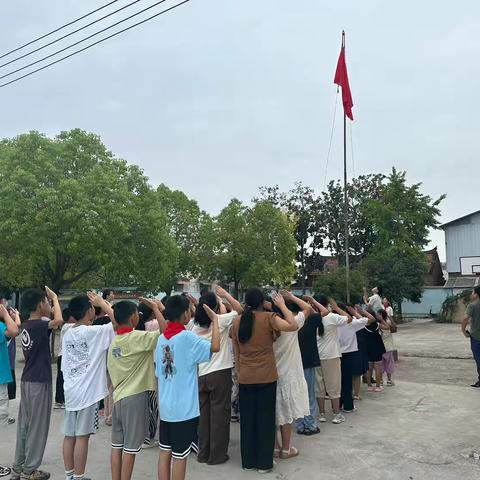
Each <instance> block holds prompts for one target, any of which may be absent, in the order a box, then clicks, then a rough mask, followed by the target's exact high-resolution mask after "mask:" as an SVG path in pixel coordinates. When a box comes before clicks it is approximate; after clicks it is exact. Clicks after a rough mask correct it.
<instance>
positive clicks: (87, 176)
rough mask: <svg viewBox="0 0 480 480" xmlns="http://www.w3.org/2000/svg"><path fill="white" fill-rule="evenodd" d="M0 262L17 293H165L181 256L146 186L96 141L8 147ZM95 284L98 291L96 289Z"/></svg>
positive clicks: (22, 141)
mask: <svg viewBox="0 0 480 480" xmlns="http://www.w3.org/2000/svg"><path fill="white" fill-rule="evenodd" d="M0 197H1V198H2V202H1V203H0V218H1V219H2V221H1V223H0V252H1V253H0V255H1V257H2V259H1V260H2V265H8V267H7V268H6V269H5V273H6V275H8V278H6V279H4V280H5V283H6V284H9V285H15V286H25V285H35V284H36V285H38V284H48V285H50V286H51V287H52V288H53V289H54V290H55V291H59V290H60V289H62V288H66V287H69V286H72V285H77V284H82V282H87V281H88V282H89V286H103V285H114V284H123V285H137V286H140V287H143V288H146V289H148V290H151V291H156V290H158V289H160V288H161V285H162V283H163V282H164V281H165V279H166V278H167V277H168V276H169V275H170V272H171V269H172V268H173V266H174V265H175V262H176V256H177V249H176V246H175V243H174V242H173V240H172V238H171V237H170V235H169V234H168V229H167V228H166V227H167V218H166V216H165V213H164V212H163V211H162V210H161V209H159V208H156V204H155V198H154V196H153V192H152V191H151V188H150V187H149V185H148V182H147V178H146V177H145V176H144V175H143V173H142V171H141V170H140V169H139V168H138V167H136V166H129V165H127V163H126V162H125V161H123V160H118V159H116V158H115V157H114V156H113V154H112V153H111V152H109V151H108V150H107V149H106V147H105V146H104V145H103V144H102V142H101V141H100V138H99V137H98V136H96V135H93V134H89V133H86V132H84V131H82V130H79V129H75V130H71V131H69V132H62V133H60V134H59V135H58V136H57V137H55V138H54V139H49V138H47V137H45V136H44V135H41V134H40V133H38V132H30V133H28V134H24V135H20V136H18V137H16V138H13V139H5V140H3V141H2V142H1V143H0ZM92 281H94V282H95V283H97V284H96V285H92V284H91V283H90V282H92Z"/></svg>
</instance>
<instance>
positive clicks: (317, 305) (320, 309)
mask: <svg viewBox="0 0 480 480" xmlns="http://www.w3.org/2000/svg"><path fill="white" fill-rule="evenodd" d="M303 298H305V300H306V301H307V302H308V303H309V304H310V305H311V306H312V307H313V309H314V310H316V311H317V312H318V313H319V314H320V315H321V316H322V317H326V316H327V315H328V314H329V313H330V312H329V311H328V308H325V307H324V306H323V305H322V304H321V303H319V302H317V301H316V300H315V299H314V298H313V297H303Z"/></svg>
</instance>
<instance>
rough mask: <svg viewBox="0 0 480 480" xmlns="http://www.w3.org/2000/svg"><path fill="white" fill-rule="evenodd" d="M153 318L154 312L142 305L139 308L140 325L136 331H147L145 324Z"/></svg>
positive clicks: (138, 324)
mask: <svg viewBox="0 0 480 480" xmlns="http://www.w3.org/2000/svg"><path fill="white" fill-rule="evenodd" d="M152 317H153V310H152V309H151V308H150V307H149V306H148V305H145V304H144V303H141V304H140V305H139V306H138V323H137V326H136V327H135V330H142V331H143V330H145V323H147V322H149V321H150V320H152Z"/></svg>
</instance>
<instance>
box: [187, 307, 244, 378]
mask: <svg viewBox="0 0 480 480" xmlns="http://www.w3.org/2000/svg"><path fill="white" fill-rule="evenodd" d="M236 317H238V313H237V312H235V311H232V312H230V313H224V314H222V315H218V327H219V329H220V351H219V352H216V353H214V354H213V355H212V359H211V360H210V361H209V362H205V363H200V364H199V365H198V376H199V377H202V376H203V375H207V374H209V373H213V372H218V371H220V370H226V369H227V368H233V353H232V340H231V339H230V327H231V326H232V322H233V319H234V318H236ZM187 330H191V331H192V332H193V333H195V335H198V336H199V337H202V338H204V339H205V340H208V341H209V342H211V341H212V327H211V326H210V327H209V328H203V327H200V326H199V325H196V324H195V323H194V322H193V320H191V321H190V322H189V323H188V325H187Z"/></svg>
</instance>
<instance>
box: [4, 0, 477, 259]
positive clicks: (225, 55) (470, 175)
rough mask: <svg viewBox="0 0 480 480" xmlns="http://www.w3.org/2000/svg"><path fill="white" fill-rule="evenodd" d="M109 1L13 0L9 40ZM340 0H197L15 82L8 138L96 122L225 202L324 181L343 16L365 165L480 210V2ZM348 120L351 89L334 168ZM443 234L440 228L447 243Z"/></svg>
mask: <svg viewBox="0 0 480 480" xmlns="http://www.w3.org/2000/svg"><path fill="white" fill-rule="evenodd" d="M102 3H106V0H104V1H100V0H84V1H82V2H76V1H73V0H68V1H67V0H62V1H60V0H38V1H36V2H32V1H27V0H17V1H16V2H2V5H1V10H2V11H1V16H0V24H1V28H0V44H1V45H2V50H3V51H6V50H9V49H10V48H13V47H15V46H17V45H19V44H21V43H23V42H24V41H26V40H29V39H31V38H33V37H34V36H36V35H38V34H42V33H44V32H45V31H47V30H49V29H50V28H52V27H55V26H57V25H60V24H62V23H64V22H66V21H68V20H70V19H72V18H74V17H76V16H79V15H81V14H83V13H85V12H87V11H88V10H90V9H93V8H95V7H97V6H99V5H101V4H102ZM126 3H128V2H126V1H122V2H119V4H122V5H123V4H126ZM143 3H144V4H145V5H149V4H152V3H154V2H153V0H150V1H145V2H140V3H139V5H141V4H143ZM173 3H174V2H172V1H171V0H169V1H168V2H166V3H165V5H171V4H173ZM337 3H338V2H331V1H328V2H327V1H321V0H303V1H300V2H293V1H286V0H261V1H260V0H221V1H219V0H192V1H191V2H190V3H189V4H187V5H185V6H183V7H180V8H178V9H177V10H175V11H173V12H171V13H168V14H166V15H164V16H161V17H159V18H158V19H156V20H154V21H152V22H150V23H148V24H146V25H143V26H141V27H140V28H139V29H136V30H133V31H130V32H128V33H126V34H125V35H122V36H119V37H117V38H115V39H112V40H110V41H108V42H106V43H104V44H102V45H99V46H98V47H94V48H93V49H91V50H89V51H87V52H85V53H83V54H80V55H78V56H76V57H74V58H72V59H69V60H67V61H66V62H64V63H62V64H60V65H57V66H55V67H53V68H51V69H49V70H47V71H44V72H41V73H39V74H37V75H35V76H32V77H31V78H29V79H26V80H24V81H21V82H18V83H17V84H15V85H12V86H10V87H7V88H3V89H0V102H1V105H2V109H1V111H2V115H0V136H2V137H9V136H14V135H17V134H19V133H22V132H25V131H28V130H31V129H36V130H39V131H42V132H45V133H46V134H48V135H54V134H56V133H58V132H59V131H60V130H66V129H70V128H74V127H81V128H84V129H86V130H89V131H93V132H96V133H98V134H99V135H101V137H102V138H103V140H104V142H105V143H106V144H107V145H108V147H109V148H110V149H111V150H112V151H113V152H115V154H117V155H118V156H120V157H123V158H125V159H127V160H128V161H129V162H132V163H136V164H139V165H141V166H142V167H143V168H144V169H145V172H146V173H147V175H148V176H149V177H150V178H151V180H152V183H154V184H158V183H160V182H164V183H166V184H168V185H170V186H171V187H174V188H179V189H182V190H184V191H185V192H186V193H187V194H188V195H189V196H191V197H193V198H195V199H197V200H198V201H199V203H200V205H201V206H202V208H205V209H206V210H208V211H210V212H212V213H216V212H218V211H219V210H220V209H221V208H222V207H223V206H224V205H225V204H226V203H227V202H228V200H229V199H230V198H231V197H234V196H235V197H238V198H240V199H242V200H245V201H249V200H250V199H251V198H252V197H253V196H254V195H255V194H256V193H257V188H258V186H260V185H264V184H277V183H278V184H279V185H280V186H281V187H282V188H285V189H287V188H289V187H290V186H291V185H292V184H293V182H294V181H296V180H301V181H303V182H304V183H306V184H309V185H311V186H312V187H314V188H315V189H316V190H317V191H321V189H322V188H323V184H324V175H325V160H326V152H327V148H328V140H329V135H330V128H331V122H332V115H333V106H334V101H335V95H336V89H335V87H334V86H333V84H332V81H333V74H334V70H335V65H336V61H337V57H338V53H339V47H340V34H341V30H342V29H343V28H344V29H345V30H346V32H347V63H348V67H349V75H350V82H351V87H352V93H353V98H354V103H355V107H354V115H355V123H354V125H353V144H354V168H355V173H356V174H357V175H358V174H360V173H370V172H383V173H388V172H389V171H390V170H391V167H392V166H395V167H396V168H398V169H402V170H407V172H408V178H409V180H411V181H412V182H423V184H424V190H425V191H426V192H427V193H429V194H430V195H432V196H433V197H438V196H439V195H440V194H442V193H447V195H448V198H447V200H446V201H445V202H444V204H443V206H442V221H447V220H450V219H453V218H456V217H458V216H461V215H464V214H466V213H469V212H470V211H473V210H476V209H478V208H480V206H479V205H480V204H479V202H478V179H477V171H476V170H477V168H478V167H477V165H478V134H477V132H478V127H479V120H478V114H477V111H476V110H477V108H476V107H477V106H478V103H479V100H480V94H479V92H478V89H477V85H478V81H476V79H478V78H480V64H479V62H478V61H477V59H478V58H480V31H479V29H478V18H479V16H480V4H478V3H477V2H472V1H466V0H460V1H458V2H455V3H454V4H452V3H448V2H434V1H433V0H424V1H422V2H418V1H412V0H408V1H405V2H401V3H396V4H394V3H392V2H385V1H380V0H374V1H369V2H358V1H354V0H350V1H345V2H342V4H341V5H339V4H337ZM137 8H138V9H140V7H137ZM132 11H133V10H132ZM89 32H93V29H92V30H89ZM76 38H79V37H76ZM63 45H65V44H63ZM51 51H53V50H52V49H49V50H48V53H50V52H51ZM1 70H2V71H3V70H5V72H6V71H7V70H6V69H1ZM341 121H342V120H341V104H340V102H339V106H338V111H337V122H336V130H335V137H334V144H333V149H332V152H331V156H330V162H329V167H328V171H327V176H328V179H333V178H340V176H341V173H342V158H341V155H342V150H341V141H342V139H341ZM349 162H350V175H351V174H352V173H353V164H352V158H351V157H350V159H349ZM476 167H477V168H476ZM443 242H444V240H443V234H442V233H441V232H434V233H433V234H432V245H438V246H439V248H440V249H441V252H442V255H443V251H444V246H443Z"/></svg>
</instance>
